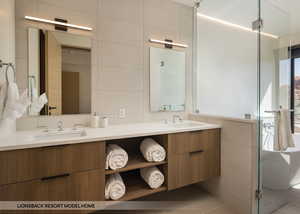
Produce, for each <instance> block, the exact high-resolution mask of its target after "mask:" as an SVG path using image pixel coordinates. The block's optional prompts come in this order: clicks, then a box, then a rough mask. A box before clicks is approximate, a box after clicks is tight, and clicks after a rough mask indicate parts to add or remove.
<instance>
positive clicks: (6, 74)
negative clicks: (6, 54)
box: [0, 60, 16, 82]
mask: <svg viewBox="0 0 300 214" xmlns="http://www.w3.org/2000/svg"><path fill="white" fill-rule="evenodd" d="M3 66H6V69H5V76H6V81H7V82H9V79H8V69H9V68H11V69H12V71H13V77H14V82H16V70H15V67H14V65H13V63H11V62H9V63H4V62H3V61H2V60H0V68H2V67H3ZM0 71H1V70H0Z"/></svg>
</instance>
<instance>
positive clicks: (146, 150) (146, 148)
mask: <svg viewBox="0 0 300 214" xmlns="http://www.w3.org/2000/svg"><path fill="white" fill-rule="evenodd" d="M140 151H141V153H142V154H143V156H144V158H145V159H146V160H147V161H149V162H161V161H164V160H165V159H166V150H165V149H164V147H162V146H161V145H160V144H159V143H157V142H156V141H155V140H153V139H152V138H147V139H144V140H143V141H142V143H141V145H140Z"/></svg>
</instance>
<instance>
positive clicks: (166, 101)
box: [150, 47, 186, 112]
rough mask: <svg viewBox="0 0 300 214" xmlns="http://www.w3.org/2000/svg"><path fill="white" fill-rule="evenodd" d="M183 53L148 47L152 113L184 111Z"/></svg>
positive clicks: (184, 57)
mask: <svg viewBox="0 0 300 214" xmlns="http://www.w3.org/2000/svg"><path fill="white" fill-rule="evenodd" d="M185 59H186V56H185V52H182V51H176V50H171V49H162V48H155V47H150V107H151V111H152V112H159V111H184V110H185V92H186V91H185Z"/></svg>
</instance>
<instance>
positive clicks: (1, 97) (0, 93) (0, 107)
mask: <svg viewBox="0 0 300 214" xmlns="http://www.w3.org/2000/svg"><path fill="white" fill-rule="evenodd" d="M6 99H7V84H6V83H3V84H2V85H1V86H0V120H1V119H2V117H3V113H4V104H5V100H6Z"/></svg>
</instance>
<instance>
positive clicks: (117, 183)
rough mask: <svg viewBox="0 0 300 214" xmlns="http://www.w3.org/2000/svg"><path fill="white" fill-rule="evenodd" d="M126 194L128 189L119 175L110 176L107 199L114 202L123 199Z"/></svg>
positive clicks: (106, 186)
mask: <svg viewBox="0 0 300 214" xmlns="http://www.w3.org/2000/svg"><path fill="white" fill-rule="evenodd" d="M125 193H126V187H125V184H124V182H123V179H122V177H121V175H120V174H119V173H116V174H112V175H109V177H108V179H107V181H106V184H105V199H107V200H109V199H112V200H114V201H116V200H119V199H120V198H122V197H123V196H124V195H125Z"/></svg>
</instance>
